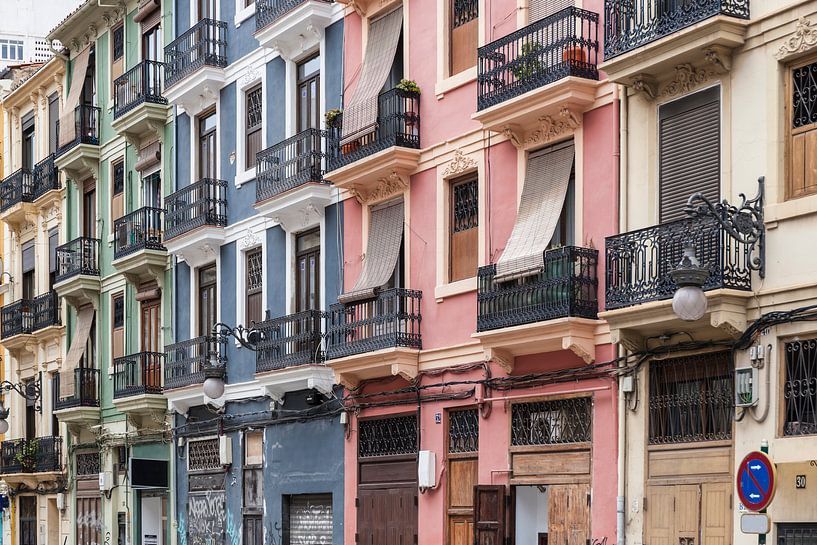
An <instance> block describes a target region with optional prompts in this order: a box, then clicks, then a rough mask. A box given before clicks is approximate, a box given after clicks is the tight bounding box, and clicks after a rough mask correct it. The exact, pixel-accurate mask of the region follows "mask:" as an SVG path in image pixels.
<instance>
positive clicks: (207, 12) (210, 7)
mask: <svg viewBox="0 0 817 545" xmlns="http://www.w3.org/2000/svg"><path fill="white" fill-rule="evenodd" d="M198 3H199V20H201V19H218V17H216V0H198Z"/></svg>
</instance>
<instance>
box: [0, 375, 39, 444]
mask: <svg viewBox="0 0 817 545" xmlns="http://www.w3.org/2000/svg"><path fill="white" fill-rule="evenodd" d="M11 390H14V391H15V392H17V393H18V394H20V395H21V396H23V397H24V398H26V399H28V400H30V401H33V402H34V410H35V411H38V412H39V413H40V414H42V412H43V406H42V403H40V397H41V394H42V375H39V376H38V377H37V378H36V379H35V380H32V381H29V382H18V383H14V382H9V381H8V380H4V381H3V382H0V392H2V393H6V392H9V391H11ZM8 417H9V409H7V408H6V407H5V406H4V405H3V396H2V395H1V394H0V434H3V433H6V432H7V431H9V423H8Z"/></svg>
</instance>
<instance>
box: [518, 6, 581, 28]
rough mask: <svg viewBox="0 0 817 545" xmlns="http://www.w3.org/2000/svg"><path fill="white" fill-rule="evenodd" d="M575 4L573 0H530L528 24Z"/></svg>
mask: <svg viewBox="0 0 817 545" xmlns="http://www.w3.org/2000/svg"><path fill="white" fill-rule="evenodd" d="M573 5H575V0H530V5H529V7H528V24H530V23H533V22H534V21H538V20H539V19H544V18H545V17H547V16H548V15H553V14H554V13H556V12H558V11H561V10H563V9H565V8H569V7H572V6H573Z"/></svg>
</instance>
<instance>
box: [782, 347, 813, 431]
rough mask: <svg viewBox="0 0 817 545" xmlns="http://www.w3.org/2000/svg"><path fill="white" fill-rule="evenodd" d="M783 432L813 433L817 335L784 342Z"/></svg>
mask: <svg viewBox="0 0 817 545" xmlns="http://www.w3.org/2000/svg"><path fill="white" fill-rule="evenodd" d="M783 387H784V390H783V398H784V399H785V403H786V420H785V423H784V426H783V433H784V435H806V434H814V433H817V339H808V340H803V341H794V342H790V343H786V382H785V383H784V386H783Z"/></svg>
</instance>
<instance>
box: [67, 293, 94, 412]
mask: <svg viewBox="0 0 817 545" xmlns="http://www.w3.org/2000/svg"><path fill="white" fill-rule="evenodd" d="M94 313H95V311H94V307H92V306H88V307H85V308H83V309H81V310H80V311H79V313H78V314H77V325H76V327H75V329H74V338H73V339H71V348H69V349H68V354H66V356H65V363H63V364H62V369H60V397H62V398H66V397H71V396H73V395H74V386H75V385H74V369H76V368H77V366H78V365H79V360H81V359H82V355H83V354H84V353H85V346H86V345H87V344H88V337H89V336H90V335H91V326H92V325H93V323H94Z"/></svg>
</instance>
